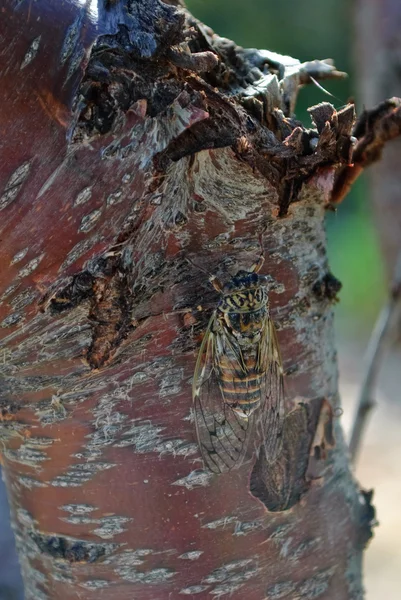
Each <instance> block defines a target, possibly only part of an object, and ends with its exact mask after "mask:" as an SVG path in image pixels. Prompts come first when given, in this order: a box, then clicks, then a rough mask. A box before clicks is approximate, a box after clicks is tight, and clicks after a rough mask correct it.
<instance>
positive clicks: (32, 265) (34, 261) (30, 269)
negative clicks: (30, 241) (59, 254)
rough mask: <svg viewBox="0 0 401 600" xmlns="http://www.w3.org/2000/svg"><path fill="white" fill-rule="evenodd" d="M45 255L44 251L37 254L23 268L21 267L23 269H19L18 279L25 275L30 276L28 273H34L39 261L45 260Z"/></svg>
mask: <svg viewBox="0 0 401 600" xmlns="http://www.w3.org/2000/svg"><path fill="white" fill-rule="evenodd" d="M43 257H44V253H42V254H40V255H39V256H36V257H35V258H33V259H32V260H30V261H29V263H28V264H27V265H26V266H25V267H24V268H23V269H21V271H19V273H18V275H17V277H18V279H22V278H23V277H28V275H30V274H31V273H33V271H34V270H35V269H37V268H38V266H39V263H40V262H41V261H42V260H43Z"/></svg>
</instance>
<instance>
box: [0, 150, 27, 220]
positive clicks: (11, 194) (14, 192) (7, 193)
mask: <svg viewBox="0 0 401 600" xmlns="http://www.w3.org/2000/svg"><path fill="white" fill-rule="evenodd" d="M31 167H32V161H26V162H24V163H23V164H22V165H20V166H19V167H17V169H16V170H15V171H14V173H12V175H10V178H9V180H8V181H7V183H6V185H5V187H4V190H3V192H2V194H1V196H0V211H2V210H3V209H5V208H6V207H7V206H9V205H10V204H11V202H13V201H14V200H15V199H16V198H17V196H18V194H19V192H20V191H21V188H22V186H23V184H24V183H25V181H26V179H27V178H28V175H29V173H30V170H31Z"/></svg>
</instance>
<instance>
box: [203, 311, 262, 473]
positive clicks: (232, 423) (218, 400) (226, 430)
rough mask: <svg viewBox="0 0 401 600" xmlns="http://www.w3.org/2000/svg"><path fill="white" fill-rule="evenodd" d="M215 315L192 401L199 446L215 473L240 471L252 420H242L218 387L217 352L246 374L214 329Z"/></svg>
mask: <svg viewBox="0 0 401 600" xmlns="http://www.w3.org/2000/svg"><path fill="white" fill-rule="evenodd" d="M215 319H216V315H215V314H213V316H212V318H211V319H210V322H209V325H208V328H207V330H206V333H205V337H204V338H203V341H202V344H201V347H200V350H199V356H198V360H197V363H196V367H195V374H194V383H193V401H194V411H195V422H196V430H197V435H198V441H199V447H200V450H201V453H202V458H203V460H204V463H205V466H206V467H207V468H209V469H210V470H211V471H212V472H214V473H223V472H225V471H230V470H231V469H234V468H237V467H239V466H240V465H241V463H242V461H243V460H244V457H245V454H246V449H247V442H248V439H249V433H250V430H251V422H252V420H248V419H245V418H241V417H240V416H239V415H238V414H237V413H236V412H235V411H234V410H232V409H231V408H230V405H229V404H227V403H226V402H224V398H223V395H222V392H221V388H220V385H219V362H218V353H225V356H226V357H227V356H228V355H229V356H230V357H231V358H230V361H232V366H233V369H235V370H236V371H238V372H239V373H242V374H243V365H242V364H241V358H240V356H236V354H235V352H233V344H232V343H231V342H230V340H228V339H226V338H227V336H226V334H225V333H224V331H223V332H216V331H215V328H214V327H213V326H214V324H215Z"/></svg>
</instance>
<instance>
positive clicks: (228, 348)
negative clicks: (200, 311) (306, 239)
mask: <svg viewBox="0 0 401 600" xmlns="http://www.w3.org/2000/svg"><path fill="white" fill-rule="evenodd" d="M263 262H264V258H263V256H261V257H260V259H259V261H258V262H257V263H255V264H254V265H253V266H252V268H251V269H250V271H243V270H241V271H239V272H238V273H237V274H236V276H235V277H232V278H231V279H230V281H228V283H226V284H225V285H222V284H221V283H220V282H219V280H218V279H217V278H216V277H212V278H211V279H210V281H211V283H212V285H213V286H214V288H215V289H216V290H217V291H218V292H219V293H220V294H221V299H220V301H219V303H218V305H217V308H216V310H215V311H214V312H213V315H212V317H211V319H210V321H209V324H208V327H207V330H206V333H205V336H204V338H203V340H202V344H201V347H200V350H199V356H198V359H197V362H196V367H195V374H194V382H193V390H192V394H193V402H194V413H195V422H196V429H197V435H198V442H199V447H200V450H201V453H202V457H203V460H204V463H205V466H206V467H207V468H208V469H210V470H211V471H213V472H215V473H222V472H225V471H230V470H231V469H236V468H238V467H239V466H240V465H241V464H242V462H243V461H244V458H245V457H246V456H247V455H248V448H249V443H250V440H252V444H253V446H254V448H252V447H250V451H251V452H253V451H255V452H256V453H258V452H259V449H262V451H264V452H265V454H266V458H267V460H268V461H269V462H270V461H272V460H274V459H275V457H276V456H277V454H278V452H279V450H280V446H281V428H282V421H283V414H282V413H283V405H284V383H283V367H282V361H281V357H280V349H279V345H278V342H277V335H276V330H275V327H274V324H273V322H272V319H271V317H270V311H269V299H268V292H267V277H266V276H265V275H259V274H258V272H259V270H260V269H261V267H262V265H263Z"/></svg>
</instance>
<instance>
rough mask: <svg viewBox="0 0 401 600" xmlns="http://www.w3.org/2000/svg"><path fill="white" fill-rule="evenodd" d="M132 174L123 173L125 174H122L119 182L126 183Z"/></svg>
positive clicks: (130, 179)
mask: <svg viewBox="0 0 401 600" xmlns="http://www.w3.org/2000/svg"><path fill="white" fill-rule="evenodd" d="M132 178H133V175H132V173H125V175H123V176H122V179H121V182H122V183H123V184H124V185H126V184H127V183H129V182H130V181H132Z"/></svg>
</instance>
